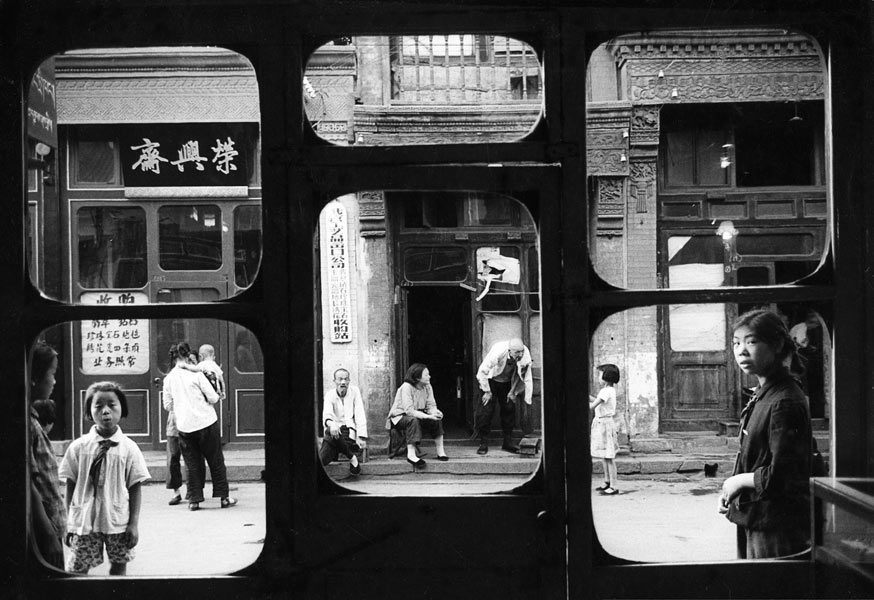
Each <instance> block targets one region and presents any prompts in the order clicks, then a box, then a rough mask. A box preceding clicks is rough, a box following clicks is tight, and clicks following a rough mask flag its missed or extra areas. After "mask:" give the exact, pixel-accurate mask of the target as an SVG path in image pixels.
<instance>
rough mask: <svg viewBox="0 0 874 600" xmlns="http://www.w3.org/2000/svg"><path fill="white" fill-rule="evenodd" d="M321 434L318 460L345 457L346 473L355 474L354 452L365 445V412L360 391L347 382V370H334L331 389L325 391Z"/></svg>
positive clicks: (331, 460) (356, 457) (355, 454)
mask: <svg viewBox="0 0 874 600" xmlns="http://www.w3.org/2000/svg"><path fill="white" fill-rule="evenodd" d="M322 425H324V427H325V437H324V440H323V441H322V447H321V448H319V460H320V461H321V463H322V464H323V465H327V464H329V463H331V462H333V461H335V460H337V458H338V457H339V456H340V455H341V454H342V455H343V456H346V457H348V458H349V472H350V473H352V474H353V475H358V474H359V473H360V472H361V465H360V464H359V463H358V453H360V452H361V448H362V447H364V446H365V445H366V442H365V440H366V438H367V414H366V411H365V410H364V400H362V398H361V390H359V389H358V388H357V387H356V386H354V385H350V384H349V371H347V370H346V369H343V368H340V369H337V370H336V371H334V389H332V390H328V391H326V392H325V405H324V408H323V409H322Z"/></svg>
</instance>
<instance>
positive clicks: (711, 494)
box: [590, 302, 832, 562]
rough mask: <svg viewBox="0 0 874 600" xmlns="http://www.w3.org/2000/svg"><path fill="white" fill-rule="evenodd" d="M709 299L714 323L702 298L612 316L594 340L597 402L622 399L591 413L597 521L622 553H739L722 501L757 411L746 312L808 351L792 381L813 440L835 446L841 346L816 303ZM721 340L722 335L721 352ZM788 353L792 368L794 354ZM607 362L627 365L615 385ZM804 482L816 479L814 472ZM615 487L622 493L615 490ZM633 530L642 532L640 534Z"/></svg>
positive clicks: (714, 556) (611, 546) (668, 556)
mask: <svg viewBox="0 0 874 600" xmlns="http://www.w3.org/2000/svg"><path fill="white" fill-rule="evenodd" d="M704 306H705V307H706V308H707V313H706V314H707V317H706V318H705V317H704V316H702V315H701V313H700V312H698V310H699V308H700V307H698V306H697V305H688V306H686V305H679V306H675V305H671V306H668V305H661V306H652V307H642V308H635V309H630V310H626V311H623V312H620V313H617V314H614V315H611V316H610V317H608V318H607V319H605V320H604V321H603V322H602V323H601V324H600V325H599V326H598V328H597V329H596V331H595V332H594V334H593V336H592V342H591V347H590V352H591V364H592V365H593V369H592V373H591V374H590V390H591V391H590V393H591V396H592V398H590V406H591V405H592V404H593V403H594V398H597V397H598V396H599V392H600V391H601V390H602V389H604V388H605V387H610V388H611V389H613V390H614V391H615V396H616V399H615V409H612V410H606V409H605V408H602V409H601V411H600V413H601V414H599V411H598V410H593V412H592V414H591V415H590V417H591V421H590V426H591V428H592V444H593V445H592V448H591V453H592V466H593V475H592V488H593V489H592V494H593V513H594V518H595V527H596V531H597V535H598V539H599V541H600V543H601V545H602V546H603V547H604V548H605V549H606V550H607V552H609V553H610V554H613V555H615V556H620V557H622V558H627V559H630V560H635V561H646V562H663V561H700V560H734V559H736V558H738V555H737V548H736V535H735V533H736V526H735V524H734V523H732V522H729V521H728V520H726V518H725V517H724V516H723V515H722V514H719V513H718V511H717V506H718V499H719V495H720V493H721V490H722V486H723V482H725V481H726V480H727V479H728V478H729V477H731V476H732V474H733V469H734V467H735V458H736V454H737V451H738V449H739V448H740V446H739V441H738V433H739V431H740V429H741V428H742V427H743V423H744V419H745V416H746V414H748V413H749V412H750V410H753V409H746V408H745V407H747V405H748V404H749V403H750V402H752V398H753V392H754V390H755V389H756V388H757V387H758V386H759V385H760V381H759V379H758V378H757V377H756V375H755V374H754V372H753V371H750V370H749V369H747V368H746V367H745V366H744V365H745V364H746V363H747V362H749V361H748V360H747V358H746V355H743V356H740V358H739V357H738V356H739V354H738V351H737V350H736V349H735V348H734V347H733V345H732V339H733V337H735V336H736V331H735V330H734V323H735V321H736V319H737V318H738V316H739V315H741V314H742V313H744V312H746V311H748V310H754V309H755V310H758V309H762V310H766V311H769V312H771V313H774V315H775V316H774V321H775V322H776V323H778V324H779V329H781V330H782V331H783V332H784V334H785V339H786V340H787V343H788V344H789V346H787V347H788V348H789V349H790V350H792V351H793V353H797V355H798V356H799V357H800V360H799V361H796V363H795V364H794V366H793V367H792V369H793V370H792V377H793V379H792V380H793V381H795V382H796V383H797V386H798V387H797V396H798V398H799V399H800V400H801V401H803V403H804V404H805V405H806V406H807V407H809V418H810V423H809V427H810V430H811V431H812V434H808V435H812V437H813V438H814V439H815V440H816V442H817V446H818V447H819V448H820V450H821V451H823V449H825V451H826V452H827V449H828V448H829V437H830V435H831V433H830V424H829V419H828V415H829V414H831V412H830V411H831V409H830V407H829V404H830V403H831V402H832V400H831V398H830V397H829V393H828V390H829V389H830V387H831V384H830V379H831V377H832V374H831V371H830V368H829V360H830V357H831V355H832V346H831V335H830V332H829V328H828V325H827V323H826V321H825V320H824V319H823V317H822V315H821V313H820V310H819V309H818V307H817V306H815V305H808V304H802V303H792V302H786V303H776V304H770V305H764V306H762V305H752V304H733V303H728V304H708V305H704ZM678 308H679V309H681V312H682V311H683V309H687V310H688V312H689V313H696V314H695V315H694V318H693V317H690V316H689V315H688V314H687V315H686V323H685V326H684V328H683V329H681V330H680V331H679V334H678V332H677V330H676V329H675V327H674V324H675V322H676V320H679V319H678V314H679V313H678V312H677V309H678ZM693 309H694V310H693ZM684 314H685V313H684ZM666 323H668V324H669V326H668V327H665V324H666ZM715 329H719V330H720V331H719V332H716V331H715ZM678 335H679V339H677V337H678ZM714 339H721V340H722V342H723V343H722V345H721V347H720V346H717V345H716V344H714V343H713V340H714ZM740 352H742V351H740ZM785 358H786V360H785V364H786V365H787V366H788V365H789V358H790V356H789V354H788V353H787V354H786V355H785ZM773 364H774V365H776V364H777V363H773ZM603 365H615V367H616V368H617V369H618V372H619V379H618V381H617V382H615V384H614V385H613V386H612V387H611V386H607V384H606V383H605V379H609V378H605V376H604V375H603V373H605V371H604V370H603V369H600V370H599V369H598V368H597V367H598V366H603ZM802 366H803V368H802ZM774 369H777V367H776V366H775V367H774ZM774 372H777V371H774ZM796 383H793V384H792V385H793V386H794V385H796ZM602 406H604V405H603V403H602ZM611 408H612V406H611ZM756 410H758V409H756ZM607 412H612V414H609V415H608V414H606V413H607ZM605 420H609V421H605ZM599 422H600V425H599ZM605 422H609V427H606V426H605V425H604V424H605ZM805 427H807V425H805ZM596 433H597V434H598V435H596ZM608 434H609V435H610V436H611V437H610V439H611V440H612V443H613V444H615V453H613V454H612V456H607V458H610V459H611V460H612V461H613V466H615V468H616V470H617V471H618V473H611V471H610V467H609V465H608V464H607V463H605V459H604V458H602V457H603V456H604V448H605V444H604V443H603V442H604V436H605V435H608ZM599 440H600V442H599ZM774 443H777V442H776V441H775V442H774ZM596 446H597V448H596ZM607 446H608V447H609V444H608V445H607ZM607 454H608V455H609V454H611V453H610V452H608V453H607ZM804 456H805V459H806V453H805V455H804ZM826 459H827V460H828V457H826ZM778 468H779V467H778ZM802 480H803V483H804V484H805V485H806V476H805V477H802V478H799V481H802ZM608 484H609V488H612V489H614V490H617V491H618V493H616V494H614V493H612V492H606V491H605V490H606V489H607V487H608ZM747 500H749V498H747ZM807 509H808V510H809V507H807ZM679 514H682V515H683V516H682V518H679V517H678V516H677V515H679ZM805 514H807V512H805ZM629 532H634V535H633V536H632V538H631V539H629ZM666 532H670V535H667V534H666ZM649 538H653V539H654V538H658V539H660V540H662V541H661V542H660V544H659V546H660V547H659V549H658V550H653V549H652V548H650V547H648V545H647V544H640V543H639V540H640V539H649Z"/></svg>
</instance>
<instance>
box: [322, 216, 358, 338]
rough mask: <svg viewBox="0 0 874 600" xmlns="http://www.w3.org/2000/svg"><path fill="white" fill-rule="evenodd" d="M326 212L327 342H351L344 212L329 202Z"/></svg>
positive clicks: (347, 249) (350, 308)
mask: <svg viewBox="0 0 874 600" xmlns="http://www.w3.org/2000/svg"><path fill="white" fill-rule="evenodd" d="M326 210H327V213H328V214H327V221H328V295H329V298H328V317H329V322H330V327H331V341H332V342H335V343H344V342H351V341H352V331H351V329H350V328H349V323H350V319H351V312H352V299H351V297H350V292H349V244H348V242H347V239H346V238H347V236H346V225H347V223H346V209H345V208H343V205H342V204H340V203H339V202H332V203H331V205H330V206H329V207H328V208H327V209H326Z"/></svg>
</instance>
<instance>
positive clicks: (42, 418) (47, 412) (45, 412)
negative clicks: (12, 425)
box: [31, 399, 55, 427]
mask: <svg viewBox="0 0 874 600" xmlns="http://www.w3.org/2000/svg"><path fill="white" fill-rule="evenodd" d="M31 406H32V407H33V409H34V410H35V411H36V415H37V416H36V420H37V421H39V424H40V425H42V426H43V427H45V426H46V425H51V424H52V423H54V422H55V401H54V400H51V399H47V400H34V401H33V402H32V403H31Z"/></svg>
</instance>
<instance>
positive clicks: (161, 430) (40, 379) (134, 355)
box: [22, 290, 266, 577]
mask: <svg viewBox="0 0 874 600" xmlns="http://www.w3.org/2000/svg"><path fill="white" fill-rule="evenodd" d="M192 293H193V294H195V295H199V296H202V297H204V299H213V298H214V295H211V294H209V293H206V294H204V293H203V291H202V290H201V292H199V293H198V292H192ZM101 294H102V292H87V293H85V294H84V295H83V297H82V298H81V299H80V301H81V302H83V303H96V304H98V305H105V306H114V305H117V304H125V305H130V304H140V303H141V302H145V301H146V300H145V299H144V298H143V296H144V294H141V293H139V292H130V293H127V292H125V293H123V294H112V295H110V296H109V297H108V298H104V297H101ZM235 328H236V329H238V330H241V331H243V328H238V327H236V326H233V324H232V323H229V322H227V321H220V320H210V319H175V320H166V321H154V320H152V321H150V320H142V319H140V320H137V319H124V318H121V319H106V320H101V319H96V320H93V321H73V322H67V323H61V324H59V325H57V326H54V327H51V328H49V329H47V330H45V331H43V332H42V333H41V334H40V335H39V337H38V339H39V340H40V342H39V343H35V344H34V346H33V351H32V353H31V356H30V359H29V364H30V367H29V368H30V373H29V374H28V375H29V376H28V377H27V380H28V381H30V382H32V384H31V386H30V389H29V397H28V399H27V402H29V403H30V406H31V408H32V412H31V414H32V415H35V418H33V419H31V420H29V423H28V426H29V427H30V429H31V435H30V438H29V439H30V440H31V445H30V449H29V452H30V456H29V457H28V458H29V459H30V460H29V464H30V475H31V481H32V482H33V483H34V484H35V485H38V486H39V488H40V492H41V493H42V494H43V498H44V499H45V500H46V502H45V503H44V507H45V508H46V510H47V512H48V514H49V518H50V519H52V522H53V524H56V525H58V526H59V528H60V530H61V531H64V530H66V528H67V522H68V517H69V519H70V521H69V522H70V523H76V522H78V521H77V519H82V518H85V519H87V518H88V516H87V515H79V516H77V514H78V513H77V512H76V511H75V510H74V511H71V514H69V515H67V513H66V511H65V510H64V502H63V498H64V493H65V485H64V484H63V483H61V484H60V485H59V474H60V482H67V481H68V480H69V481H71V483H69V484H68V485H72V486H73V487H72V488H71V490H70V491H72V492H74V495H73V497H74V498H75V497H77V496H76V495H75V494H84V495H85V496H87V495H89V494H92V493H93V487H90V479H89V477H88V470H89V466H90V464H91V462H90V461H88V460H85V458H87V457H86V456H85V455H84V454H82V455H80V454H78V452H89V448H90V446H89V445H94V446H95V448H94V449H93V450H94V451H93V452H92V454H96V442H95V441H94V438H92V437H91V436H93V435H94V434H93V431H94V429H95V428H97V427H100V428H103V429H105V430H106V431H107V432H110V431H112V430H113V429H114V428H115V427H116V426H117V427H118V429H117V430H115V431H116V435H123V436H125V437H127V438H128V439H129V440H131V441H132V442H133V444H132V448H133V449H130V448H129V449H128V450H127V451H128V452H133V453H134V456H133V457H132V458H128V459H126V458H125V456H124V455H119V456H118V457H117V460H120V461H126V460H127V462H126V464H127V466H126V467H125V468H124V469H122V471H121V473H122V474H124V473H125V472H127V473H129V474H135V475H134V476H135V477H136V479H137V480H140V479H141V478H142V477H147V479H144V480H142V481H141V483H142V485H141V487H140V492H141V496H142V502H141V508H140V511H139V527H140V532H141V536H140V539H139V543H138V544H137V547H136V554H135V556H134V558H133V560H132V561H131V562H129V563H128V565H127V573H126V574H127V575H128V576H134V577H136V576H147V577H148V576H152V577H154V576H158V577H168V576H169V577H173V576H202V575H222V574H227V573H232V572H236V571H238V570H240V569H242V568H244V567H246V566H247V565H250V564H251V563H253V562H254V561H255V560H256V559H257V557H258V556H259V554H260V553H261V550H262V547H263V540H264V537H265V534H266V514H265V487H264V483H263V482H262V481H261V479H260V476H261V472H262V471H263V469H264V468H265V463H264V451H263V440H264V381H263V374H260V373H258V374H250V375H242V374H239V373H238V371H237V369H236V368H235V367H236V365H235V357H234V353H233V352H232V351H230V352H229V348H230V347H231V342H232V332H233V331H234V329H235ZM245 331H246V333H248V334H250V335H251V336H252V337H251V340H252V343H253V345H254V346H256V347H257V345H258V344H257V341H256V340H255V337H254V335H253V334H252V333H251V332H249V331H248V330H245ZM179 342H186V343H187V345H188V346H189V347H190V348H191V350H192V353H191V355H189V356H188V357H187V358H183V359H182V360H181V362H182V363H184V364H183V366H179V367H176V368H173V369H172V370H171V366H170V365H169V364H168V361H169V358H170V357H169V352H168V351H169V349H170V345H171V344H177V343H179ZM136 343H139V348H138V349H135V348H133V345H134V344H136ZM46 344H47V345H46ZM97 344H102V345H103V349H102V352H101V351H98V349H97V348H96V345H97ZM125 345H130V347H129V348H125V347H124V346H125ZM205 345H208V346H209V348H211V349H212V354H213V358H210V350H209V348H206V347H205ZM198 351H200V359H199V361H198V360H195V359H194V353H197V352H198ZM259 353H260V349H259ZM94 359H100V360H99V361H97V362H95V360H94ZM117 359H121V360H120V361H119V360H117ZM173 362H174V364H175V363H176V362H177V361H176V360H174V361H173ZM98 363H99V364H98ZM183 371H184V372H183ZM198 371H200V372H198ZM179 372H183V373H181V374H180V373H179ZM174 373H175V374H174ZM201 373H203V375H202V374H201ZM207 373H209V374H210V375H215V377H214V378H207V376H206V374H207ZM212 379H215V381H216V382H218V381H219V380H221V381H222V382H223V385H221V384H219V383H216V387H213V385H212V383H211V381H212ZM100 382H103V383H100ZM180 382H181V383H180ZM98 383H100V385H101V386H102V387H101V390H102V391H101V392H100V393H101V395H102V394H110V395H111V396H112V397H113V398H114V399H116V400H117V401H118V403H119V404H120V405H121V407H122V408H121V410H119V412H118V414H117V415H116V417H115V419H117V420H114V421H112V422H109V423H107V424H103V423H102V422H101V420H100V419H99V418H98V419H96V423H98V424H95V419H94V415H93V414H92V412H91V410H90V407H91V406H93V405H94V402H93V401H92V398H91V397H89V393H88V390H89V387H90V386H92V384H98ZM188 383H191V385H192V387H190V388H189V387H188V386H187V384H188ZM192 389H194V390H197V392H196V396H191V394H192V393H193V392H191V391H190V390H192ZM216 389H221V390H222V393H221V394H220V393H219V392H217V391H216ZM204 390H206V391H204ZM122 396H123V398H122ZM22 401H25V400H22ZM164 402H167V403H168V404H167V406H169V407H171V408H172V409H173V412H172V417H170V413H168V412H167V410H165V406H164ZM198 403H200V405H201V406H203V407H204V408H205V409H206V412H203V411H198V413H197V414H198V418H199V419H203V420H204V421H205V422H207V423H208V431H207V432H203V431H202V430H200V429H199V428H198V431H200V433H199V434H198V435H199V436H214V437H215V439H216V442H217V443H216V445H217V446H218V447H219V448H220V450H219V452H220V453H221V455H222V457H223V459H224V467H219V466H217V463H215V462H213V464H212V465H209V469H210V472H211V477H212V479H213V480H217V479H218V478H217V474H218V473H219V471H220V470H224V472H225V475H226V477H227V480H228V483H229V490H228V491H227V492H224V494H222V491H221V490H220V489H219V490H217V491H218V492H219V494H222V495H229V496H230V497H232V498H235V499H237V501H238V505H237V506H236V507H235V508H234V509H233V510H230V511H223V510H220V506H219V498H217V497H216V498H213V497H211V494H212V493H213V491H214V490H213V488H212V483H211V482H207V483H206V485H205V486H204V489H203V490H202V491H203V492H205V497H204V498H203V502H201V503H200V505H199V508H200V513H199V514H198V515H192V514H191V513H190V512H189V511H188V510H186V505H187V504H188V501H189V499H187V498H186V499H184V500H182V497H185V496H186V494H192V495H193V498H192V499H197V496H198V495H199V494H200V493H201V489H200V485H199V484H198V483H197V481H196V479H194V477H193V476H192V474H191V469H183V467H182V465H183V464H186V463H187V464H188V465H191V464H193V462H194V461H193V460H191V456H188V455H187V456H186V457H185V460H182V461H181V462H180V450H179V445H178V439H179V432H180V431H182V432H183V433H184V432H192V430H191V429H190V424H191V422H192V419H191V415H190V414H189V413H190V408H189V407H191V406H194V407H195V410H196V406H198ZM210 416H211V417H212V419H211V421H212V422H211V423H209V421H210ZM195 427H197V425H195ZM118 431H120V432H121V434H118ZM51 442H57V444H56V445H55V448H60V454H57V455H56V454H55V451H54V450H53V449H52V446H51ZM71 442H72V443H71ZM188 451H189V450H186V452H188ZM110 452H113V450H112V449H110ZM137 454H140V455H142V459H143V463H145V464H144V466H145V471H141V470H140V467H139V466H138V465H137V464H135V463H138V462H139V460H136V461H134V460H133V458H137V459H138V457H137V456H136V455H137ZM77 456H81V458H82V460H79V461H78V463H77V462H76V461H74V460H73V459H74V458H75V457H77ZM128 456H130V455H128ZM168 459H170V462H169V466H168ZM77 465H78V466H77ZM59 467H60V469H59ZM186 473H187V475H186V476H185V483H184V485H183V474H186ZM110 475H111V474H110V473H108V472H107V476H110ZM127 483H128V482H127V481H124V482H122V484H123V485H124V486H125V487H127ZM217 485H218V484H217ZM83 486H89V487H87V488H85V487H83ZM101 489H103V490H108V489H111V488H109V486H103V487H102V488H101ZM100 493H104V492H100ZM105 493H108V494H111V492H110V491H105ZM176 494H179V495H180V504H181V506H174V505H170V504H168V501H170V500H171V499H173V498H174V497H175V495H176ZM52 499H53V500H54V502H52V501H51V500H52ZM104 501H106V502H107V503H110V504H111V503H113V501H114V503H115V504H124V505H125V506H127V498H126V496H125V497H124V498H121V497H113V496H111V495H110V497H109V498H107V499H105V500H104ZM180 511H181V512H180ZM219 512H221V515H218V513H219ZM200 515H202V516H200ZM210 515H216V517H215V518H218V517H219V516H220V517H221V527H220V528H221V529H222V531H223V533H222V535H218V536H217V535H216V534H215V530H213V529H210V528H209V527H206V528H204V527H202V526H201V525H203V522H204V521H203V519H206V520H209V519H210V518H211V517H210ZM116 516H119V517H120V518H124V519H126V518H127V513H126V512H123V513H119V515H116ZM193 517H198V518H199V519H200V520H199V521H198V523H199V525H193V526H180V523H183V522H193V521H191V519H192V518H193ZM125 523H126V521H125V522H123V523H122V525H124V524H125ZM37 527H38V524H37V523H34V524H33V526H32V528H34V529H35V528H37ZM35 537H36V539H42V538H41V537H40V536H35ZM59 541H60V540H59ZM38 543H39V542H38ZM61 547H62V548H63V553H64V554H65V558H66V559H67V564H70V563H69V561H70V560H71V558H72V555H73V552H74V551H73V550H72V549H71V548H70V547H68V546H61ZM179 548H186V552H182V553H180V552H178V549H179ZM38 549H39V550H40V552H41V554H43V556H46V554H47V552H45V551H46V550H48V548H47V547H46V546H39V547H38ZM204 557H208V559H205V558H204ZM56 566H57V567H58V568H59V569H60V570H63V568H64V567H63V564H62V563H61V562H60V561H58V564H57V565H56ZM109 569H110V564H109V561H108V560H106V559H105V558H104V561H103V562H102V564H100V565H97V566H95V567H93V568H92V569H91V570H90V571H89V572H88V575H89V576H98V577H100V576H106V575H108V574H109Z"/></svg>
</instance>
